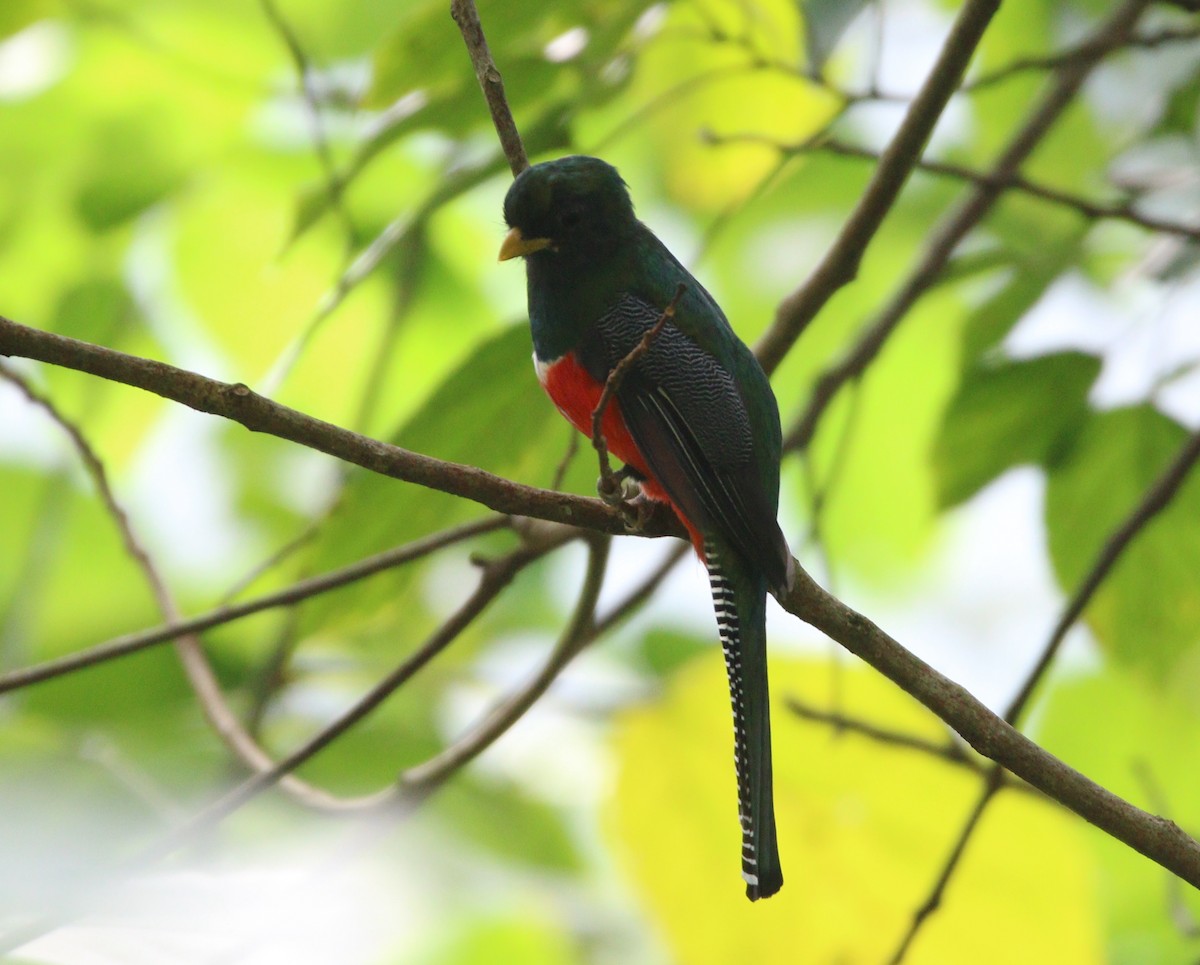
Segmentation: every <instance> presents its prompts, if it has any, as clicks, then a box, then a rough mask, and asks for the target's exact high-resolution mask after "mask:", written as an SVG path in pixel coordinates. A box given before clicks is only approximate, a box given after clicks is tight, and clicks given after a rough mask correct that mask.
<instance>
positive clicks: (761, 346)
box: [755, 0, 1000, 374]
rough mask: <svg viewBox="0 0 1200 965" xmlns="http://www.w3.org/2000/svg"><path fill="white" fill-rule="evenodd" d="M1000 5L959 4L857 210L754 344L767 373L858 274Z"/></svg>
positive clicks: (989, 1)
mask: <svg viewBox="0 0 1200 965" xmlns="http://www.w3.org/2000/svg"><path fill="white" fill-rule="evenodd" d="M999 6H1000V2H999V0H967V2H966V3H964V4H963V6H962V8H961V9H960V10H959V13H958V18H957V19H956V20H955V22H954V26H953V27H952V28H951V30H950V35H949V36H948V37H947V38H946V42H945V43H944V44H943V45H942V51H941V54H940V55H939V56H938V60H937V63H936V64H934V67H933V70H932V71H930V73H929V76H928V77H927V78H926V79H925V83H924V84H923V85H922V87H921V90H920V92H919V93H918V94H917V96H916V99H915V100H913V102H912V105H911V106H910V107H909V109H908V113H907V114H906V115H905V117H904V122H903V123H902V124H901V125H900V128H899V130H897V131H896V135H895V137H893V138H892V142H891V143H890V144H889V145H888V146H887V149H886V150H885V151H884V152H883V158H882V159H881V160H880V162H879V166H878V167H877V168H876V169H875V173H874V175H873V176H872V178H871V183H870V184H869V185H867V189H866V191H865V192H864V193H863V196H862V197H861V198H860V199H859V202H858V205H857V207H856V208H855V209H854V213H853V214H851V216H850V218H849V219H848V220H847V221H846V223H845V225H843V227H842V231H841V233H840V234H839V235H838V237H837V240H836V241H835V242H834V243H833V246H832V247H831V248H830V249H829V250H828V251H827V252H826V253H825V257H824V258H822V259H821V262H820V264H818V265H817V267H816V268H815V269H814V270H813V272H812V274H810V275H809V277H808V280H807V281H805V283H804V284H803V285H801V286H800V287H799V288H798V289H796V291H794V292H792V294H790V295H788V296H787V297H786V298H785V299H784V300H783V301H782V302H780V303H779V307H778V308H777V309H776V312H775V322H774V324H773V325H772V326H771V328H770V329H769V330H768V331H767V333H766V335H764V336H763V338H762V339H761V340H760V341H759V343H758V345H757V346H756V347H755V353H756V354H757V355H758V358H759V361H760V362H762V364H763V368H764V369H765V370H766V371H767V372H768V374H769V373H770V372H772V371H774V370H775V368H776V367H777V366H778V365H779V363H780V362H782V361H783V357H784V356H785V355H786V354H787V353H788V351H789V350H790V349H791V347H792V346H793V345H794V344H795V343H796V339H798V338H799V337H800V333H801V332H802V331H804V328H805V327H806V326H807V325H808V324H809V322H811V321H812V320H813V319H814V318H815V317H816V316H817V313H818V312H819V311H820V310H821V309H822V308H823V307H824V306H825V304H826V303H827V302H828V301H829V299H830V298H832V297H833V295H834V293H835V292H837V290H838V289H839V288H841V287H842V286H844V285H847V284H849V283H850V282H852V281H853V280H854V279H855V277H857V275H858V267H859V265H860V264H861V263H862V257H863V253H864V252H865V251H866V249H867V246H868V245H869V244H870V243H871V239H872V238H874V237H875V234H876V232H878V230H879V226H880V225H881V224H882V223H883V219H884V218H885V217H886V216H887V213H888V212H889V211H891V209H892V206H893V205H894V204H895V203H896V198H897V197H898V196H899V194H900V190H901V189H902V188H903V187H904V184H905V182H906V181H907V180H908V177H909V175H910V174H911V173H912V170H913V167H914V166H915V165H916V163H917V160H918V159H919V158H920V156H921V152H922V151H923V150H924V149H925V144H926V142H928V140H929V136H930V134H932V133H933V128H934V126H935V125H936V124H937V122H938V119H939V118H940V117H941V116H942V111H944V110H945V108H946V104H947V103H948V102H949V100H950V98H951V96H953V94H954V92H955V90H957V88H958V85H959V83H960V82H961V81H962V78H963V74H964V73H965V72H966V69H967V65H968V64H969V63H970V61H971V58H972V56H973V55H974V53H975V48H976V47H977V46H979V42H980V40H981V39H982V38H983V33H984V31H985V30H986V29H987V26H988V24H989V23H990V22H991V19H992V17H993V16H994V15H995V13H996V10H997V9H998V8H999Z"/></svg>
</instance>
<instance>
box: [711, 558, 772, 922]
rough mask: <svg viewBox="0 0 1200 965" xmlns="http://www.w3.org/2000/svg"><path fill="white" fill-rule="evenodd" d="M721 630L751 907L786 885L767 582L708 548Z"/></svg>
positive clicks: (732, 560)
mask: <svg viewBox="0 0 1200 965" xmlns="http://www.w3.org/2000/svg"><path fill="white" fill-rule="evenodd" d="M704 555H705V562H706V565H707V566H708V578H709V583H710V584H711V585H712V594H713V608H714V609H715V611H716V615H717V630H718V632H719V633H720V637H721V647H722V649H723V650H724V651H725V671H726V674H727V675H728V677H729V696H730V700H731V702H732V704H733V741H734V744H733V761H734V766H735V768H736V770H737V787H738V818H739V820H740V822H741V827H742V877H743V878H745V880H746V897H747V898H749V899H750V900H751V901H755V900H757V899H759V898H769V897H770V896H771V895H773V894H775V892H777V891H778V890H779V889H780V887H782V885H783V872H782V870H781V868H780V866H779V848H778V845H777V843H776V838H775V806H774V801H773V798H772V787H771V718H770V708H769V701H768V690H767V647H766V643H767V641H766V613H767V608H766V602H767V601H766V597H767V585H766V580H765V578H764V577H763V576H762V575H761V574H754V573H751V572H747V568H746V567H745V566H744V565H743V564H742V563H741V560H739V559H738V558H737V557H736V556H735V555H733V551H728V550H725V549H724V548H722V547H719V546H718V545H717V544H715V543H713V542H712V541H706V542H705V544H704Z"/></svg>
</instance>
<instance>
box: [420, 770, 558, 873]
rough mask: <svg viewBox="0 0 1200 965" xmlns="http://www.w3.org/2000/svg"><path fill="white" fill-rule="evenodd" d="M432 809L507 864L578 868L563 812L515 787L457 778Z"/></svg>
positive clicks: (447, 787)
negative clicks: (514, 862)
mask: <svg viewBox="0 0 1200 965" xmlns="http://www.w3.org/2000/svg"><path fill="white" fill-rule="evenodd" d="M437 808H438V813H439V814H441V815H442V816H444V817H448V818H450V820H451V821H452V822H453V824H454V827H455V828H456V829H457V830H458V831H459V832H460V833H463V834H465V835H466V836H467V837H468V838H470V839H471V840H472V841H473V842H474V843H475V844H476V845H480V846H482V847H484V848H487V849H488V850H489V851H491V852H492V853H493V854H496V855H498V856H499V857H501V858H503V859H505V860H506V861H516V862H520V863H521V864H529V865H535V866H538V867H541V868H548V869H553V870H555V871H574V870H578V869H579V867H580V865H581V860H580V856H579V852H578V850H577V849H576V847H575V844H574V842H573V841H572V840H571V835H570V832H569V831H568V829H567V826H566V823H565V822H564V820H563V814H562V812H561V811H559V810H558V809H556V808H554V807H552V806H551V805H549V804H546V803H544V802H542V801H538V800H535V799H534V798H531V797H529V796H528V795H526V794H523V793H522V792H521V791H520V790H519V789H517V788H515V787H505V786H503V785H500V784H496V783H494V782H484V781H480V780H473V779H471V778H470V777H461V776H460V777H458V778H456V779H455V780H454V781H452V782H450V783H449V784H448V785H447V786H446V787H444V788H443V789H442V791H441V792H440V793H439V795H438V803H437Z"/></svg>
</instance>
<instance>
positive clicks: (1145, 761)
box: [1034, 669, 1200, 965]
mask: <svg viewBox="0 0 1200 965" xmlns="http://www.w3.org/2000/svg"><path fill="white" fill-rule="evenodd" d="M1194 683H1195V681H1194V680H1193V685H1194ZM1196 711H1197V708H1196V701H1195V690H1194V689H1193V690H1190V691H1187V692H1183V691H1181V692H1179V694H1178V696H1174V697H1173V696H1170V695H1165V694H1164V693H1163V692H1162V690H1161V689H1160V688H1157V687H1154V686H1151V685H1150V684H1149V683H1148V682H1147V681H1145V680H1141V679H1139V678H1138V677H1137V676H1135V675H1131V674H1128V673H1119V672H1116V671H1114V670H1112V669H1109V670H1105V671H1102V672H1100V673H1094V674H1089V675H1087V676H1084V677H1079V678H1075V679H1071V680H1066V681H1063V682H1062V683H1059V684H1056V685H1055V686H1054V687H1053V688H1052V689H1051V690H1050V692H1049V693H1048V695H1047V697H1046V700H1045V702H1044V706H1043V707H1042V708H1041V709H1040V710H1039V712H1038V724H1037V733H1036V734H1035V735H1034V736H1035V738H1036V739H1037V740H1038V742H1039V743H1041V744H1043V746H1045V747H1046V749H1047V750H1049V751H1051V752H1052V753H1054V754H1055V755H1057V756H1058V757H1060V758H1061V759H1063V760H1065V761H1070V762H1071V764H1072V765H1073V766H1074V767H1077V768H1079V770H1081V771H1082V772H1083V773H1085V774H1086V775H1087V776H1088V777H1090V778H1091V779H1092V780H1094V781H1097V782H1099V783H1100V784H1102V785H1103V786H1104V787H1106V788H1108V789H1109V790H1111V791H1112V792H1113V793H1115V794H1119V795H1121V796H1122V797H1124V798H1125V799H1126V800H1129V801H1132V802H1133V803H1134V804H1136V805H1138V806H1139V807H1142V808H1146V809H1148V810H1150V811H1151V812H1153V813H1156V814H1161V815H1162V816H1163V817H1165V818H1169V819H1173V820H1175V821H1178V822H1179V823H1180V824H1181V825H1183V827H1184V828H1185V829H1186V830H1187V831H1188V832H1189V833H1191V834H1195V833H1196V831H1197V827H1196V822H1195V815H1196V814H1198V813H1200V781H1197V779H1196V775H1198V774H1200V716H1198V715H1197V712H1196ZM1088 842H1089V844H1090V849H1091V850H1092V851H1093V852H1094V854H1095V856H1096V859H1097V860H1096V874H1097V880H1096V883H1095V886H1094V887H1093V893H1094V894H1095V895H1096V898H1097V899H1098V900H1099V902H1100V903H1101V905H1102V907H1101V914H1102V920H1103V922H1104V924H1105V930H1106V932H1107V946H1108V948H1107V951H1108V954H1107V955H1106V956H1103V957H1102V958H1101V960H1103V961H1107V962H1111V963H1114V965H1118V963H1119V965H1139V963H1142V962H1191V961H1194V960H1195V957H1196V940H1195V938H1189V937H1188V936H1187V935H1185V934H1184V933H1182V932H1181V931H1180V930H1179V928H1178V927H1177V926H1176V923H1175V922H1174V921H1172V915H1171V913H1170V909H1169V904H1168V898H1167V895H1168V893H1169V892H1168V888H1169V884H1168V882H1169V879H1170V875H1169V872H1167V871H1164V870H1163V869H1162V868H1160V867H1159V866H1158V865H1156V864H1153V863H1152V862H1150V861H1147V860H1146V859H1145V858H1143V857H1142V856H1141V855H1139V854H1137V853H1136V852H1135V851H1133V850H1132V849H1130V848H1129V847H1127V846H1126V845H1123V844H1122V843H1121V842H1119V841H1116V840H1114V839H1113V838H1111V837H1109V836H1108V835H1106V834H1091V835H1089V836H1088ZM1180 890H1181V893H1183V894H1184V900H1185V902H1186V903H1187V905H1188V907H1189V908H1190V914H1191V915H1192V916H1194V917H1196V916H1200V901H1197V900H1196V899H1197V898H1198V897H1200V896H1198V895H1197V893H1196V892H1195V891H1193V890H1192V889H1191V888H1188V887H1187V886H1186V885H1181V888H1180Z"/></svg>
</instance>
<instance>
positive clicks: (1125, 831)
mask: <svg viewBox="0 0 1200 965" xmlns="http://www.w3.org/2000/svg"><path fill="white" fill-rule="evenodd" d="M795 565H796V580H795V583H794V584H793V586H792V588H791V590H790V591H789V592H788V593H787V595H786V596H785V597H784V598H783V599H782V600H781V601H780V603H781V605H782V606H783V608H784V609H785V610H787V611H788V612H789V613H791V614H794V615H795V616H797V617H799V618H800V619H801V620H804V621H805V622H806V623H808V624H810V625H811V626H813V627H816V628H817V629H818V630H820V631H821V632H822V633H824V634H826V635H827V636H828V637H830V638H831V639H833V640H835V641H836V642H838V643H840V644H841V645H842V646H843V647H845V648H846V649H847V650H849V651H850V652H851V653H853V654H854V655H855V656H857V657H859V658H861V659H862V660H864V661H865V662H866V663H868V664H870V665H871V666H872V667H874V668H875V669H876V670H878V671H879V672H880V673H882V674H883V675H884V676H885V677H887V678H888V679H889V680H891V681H892V682H893V683H895V684H896V685H897V686H899V687H900V688H901V689H902V690H904V691H906V692H908V693H909V694H911V695H912V696H913V697H915V698H916V699H917V700H919V701H920V702H921V703H922V704H924V705H925V706H926V707H928V708H929V709H930V710H932V711H933V712H934V713H935V714H937V716H938V717H940V718H941V719H942V720H943V721H945V722H946V723H947V724H949V725H950V726H951V727H952V728H954V730H955V731H957V732H958V734H959V735H960V736H961V737H962V738H963V739H964V740H965V741H966V742H967V743H968V744H970V745H971V747H973V748H974V749H975V750H976V751H977V752H979V753H980V754H982V755H983V756H984V757H987V758H990V759H991V760H993V761H995V762H996V763H997V764H1000V765H1001V766H1002V767H1004V768H1005V769H1006V770H1008V771H1011V772H1012V773H1013V774H1015V775H1016V776H1017V777H1019V778H1021V779H1022V780H1024V781H1026V782H1027V783H1029V784H1031V785H1033V786H1034V787H1035V788H1037V789H1038V790H1040V791H1042V792H1043V793H1044V794H1046V795H1047V796H1049V797H1051V798H1053V799H1054V800H1056V801H1058V802H1059V803H1061V804H1063V805H1065V806H1066V807H1068V808H1070V809H1071V810H1072V811H1074V812H1075V813H1076V814H1078V815H1079V816H1080V817H1082V818H1084V819H1085V820H1086V821H1088V822H1090V823H1092V824H1094V825H1096V827H1098V828H1100V829H1101V830H1102V831H1105V832H1106V833H1108V834H1110V835H1112V836H1113V837H1114V838H1116V839H1118V840H1119V841H1122V842H1124V843H1125V844H1127V845H1128V846H1129V847H1131V848H1133V849H1134V850H1136V851H1138V852H1140V853H1141V854H1144V855H1145V856H1146V857H1148V858H1149V859H1150V860H1151V861H1154V862H1156V863H1158V864H1160V865H1162V866H1163V867H1164V868H1166V869H1167V870H1169V871H1171V872H1173V873H1174V874H1176V875H1178V876H1179V877H1180V878H1182V879H1183V880H1184V881H1187V882H1189V883H1190V884H1192V885H1193V886H1195V887H1197V888H1200V843H1197V842H1196V841H1195V840H1193V839H1192V838H1191V837H1189V836H1188V835H1187V834H1185V833H1184V832H1183V831H1181V830H1180V829H1179V827H1178V826H1177V825H1175V823H1174V822H1172V821H1168V820H1166V819H1165V818H1161V817H1157V816H1155V815H1153V814H1148V813H1147V812H1145V811H1142V810H1141V809H1140V808H1137V807H1135V806H1134V805H1132V804H1130V803H1129V802H1128V801H1125V800H1123V799H1122V798H1120V797H1118V796H1117V795H1115V794H1113V793H1112V792H1111V791H1109V790H1108V789H1107V788H1104V787H1101V786H1100V785H1099V784H1097V783H1095V782H1094V781H1092V780H1090V779H1089V778H1087V777H1085V776H1084V775H1083V774H1081V773H1079V772H1078V771H1076V770H1075V769H1073V768H1072V767H1070V766H1069V765H1067V764H1065V763H1064V762H1063V761H1061V760H1059V759H1058V758H1057V757H1055V756H1054V755H1053V754H1051V753H1050V752H1049V751H1047V750H1045V749H1044V748H1042V747H1040V746H1038V745H1037V744H1036V743H1034V742H1033V741H1032V740H1030V739H1029V738H1028V737H1026V736H1025V735H1024V734H1022V733H1021V732H1020V731H1018V730H1017V729H1016V728H1014V727H1013V726H1012V725H1011V724H1009V723H1008V722H1007V721H1005V720H1004V719H1003V718H1001V717H1000V716H999V715H997V714H995V713H994V712H993V711H991V710H990V709H989V708H988V707H987V706H986V705H985V704H983V703H982V702H981V701H980V700H978V699H977V698H976V697H974V696H972V695H971V694H970V693H969V692H968V691H967V690H965V689H964V688H963V687H961V686H960V685H958V684H956V683H955V682H954V681H952V680H950V679H949V678H948V677H946V676H944V675H943V674H941V673H939V672H938V671H937V670H935V669H934V668H933V667H931V666H930V665H929V664H927V663H926V662H925V661H923V660H922V659H921V658H920V657H917V656H916V655H914V654H912V653H910V652H909V651H907V650H905V649H904V648H903V647H902V646H901V645H900V644H899V643H897V642H896V641H895V640H894V639H892V638H891V637H890V636H888V635H887V634H886V633H885V632H884V631H883V630H881V629H880V628H879V627H878V626H876V625H875V624H874V623H872V622H871V621H870V620H869V619H867V617H865V616H863V615H862V614H861V613H858V612H856V611H855V610H852V609H851V608H850V607H848V606H846V605H845V604H844V603H842V602H841V601H840V600H838V599H837V598H836V597H834V596H832V595H831V594H829V593H827V592H826V591H825V590H824V589H822V588H821V587H820V586H819V585H818V584H817V583H816V582H815V581H814V580H813V579H812V577H810V576H809V575H808V574H807V573H806V572H805V571H804V570H803V569H802V568H801V567H800V566H799V564H798V563H797V564H795Z"/></svg>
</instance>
